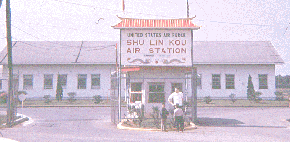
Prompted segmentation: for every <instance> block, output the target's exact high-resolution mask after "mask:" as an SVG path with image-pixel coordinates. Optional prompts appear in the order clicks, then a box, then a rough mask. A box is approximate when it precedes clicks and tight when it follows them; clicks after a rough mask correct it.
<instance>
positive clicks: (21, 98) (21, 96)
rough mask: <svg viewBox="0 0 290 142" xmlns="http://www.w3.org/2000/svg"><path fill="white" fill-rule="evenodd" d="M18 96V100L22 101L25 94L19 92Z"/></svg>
mask: <svg viewBox="0 0 290 142" xmlns="http://www.w3.org/2000/svg"><path fill="white" fill-rule="evenodd" d="M18 98H19V100H20V101H21V102H23V101H24V100H25V99H26V95H24V94H20V95H19V96H18Z"/></svg>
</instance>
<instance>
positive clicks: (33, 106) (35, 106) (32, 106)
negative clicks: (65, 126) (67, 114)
mask: <svg viewBox="0 0 290 142" xmlns="http://www.w3.org/2000/svg"><path fill="white" fill-rule="evenodd" d="M6 107H7V106H0V108H6ZM37 107H111V106H110V105H100V106H94V105H47V106H46V105H31V106H23V108H37ZM121 107H126V106H121ZM17 108H22V107H21V106H17Z"/></svg>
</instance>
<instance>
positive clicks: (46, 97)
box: [43, 95, 51, 104]
mask: <svg viewBox="0 0 290 142" xmlns="http://www.w3.org/2000/svg"><path fill="white" fill-rule="evenodd" d="M43 98H44V103H46V104H49V103H50V102H51V101H50V95H44V96H43Z"/></svg>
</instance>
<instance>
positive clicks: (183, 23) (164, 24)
mask: <svg viewBox="0 0 290 142" xmlns="http://www.w3.org/2000/svg"><path fill="white" fill-rule="evenodd" d="M119 18H120V19H121V20H122V21H121V22H120V23H118V24H117V25H115V26H112V27H113V28H115V29H125V28H165V29H166V28H174V29H199V28H200V27H199V26H197V25H195V24H193V23H192V22H191V20H192V19H193V18H183V19H133V18H121V17H119Z"/></svg>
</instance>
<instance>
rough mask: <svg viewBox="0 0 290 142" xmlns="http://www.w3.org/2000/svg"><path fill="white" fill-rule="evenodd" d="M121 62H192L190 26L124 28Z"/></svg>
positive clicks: (153, 63) (123, 63)
mask: <svg viewBox="0 0 290 142" xmlns="http://www.w3.org/2000/svg"><path fill="white" fill-rule="evenodd" d="M121 62H122V65H138V66H190V65H191V30H140V29H139V30H135V29H124V30H121Z"/></svg>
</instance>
